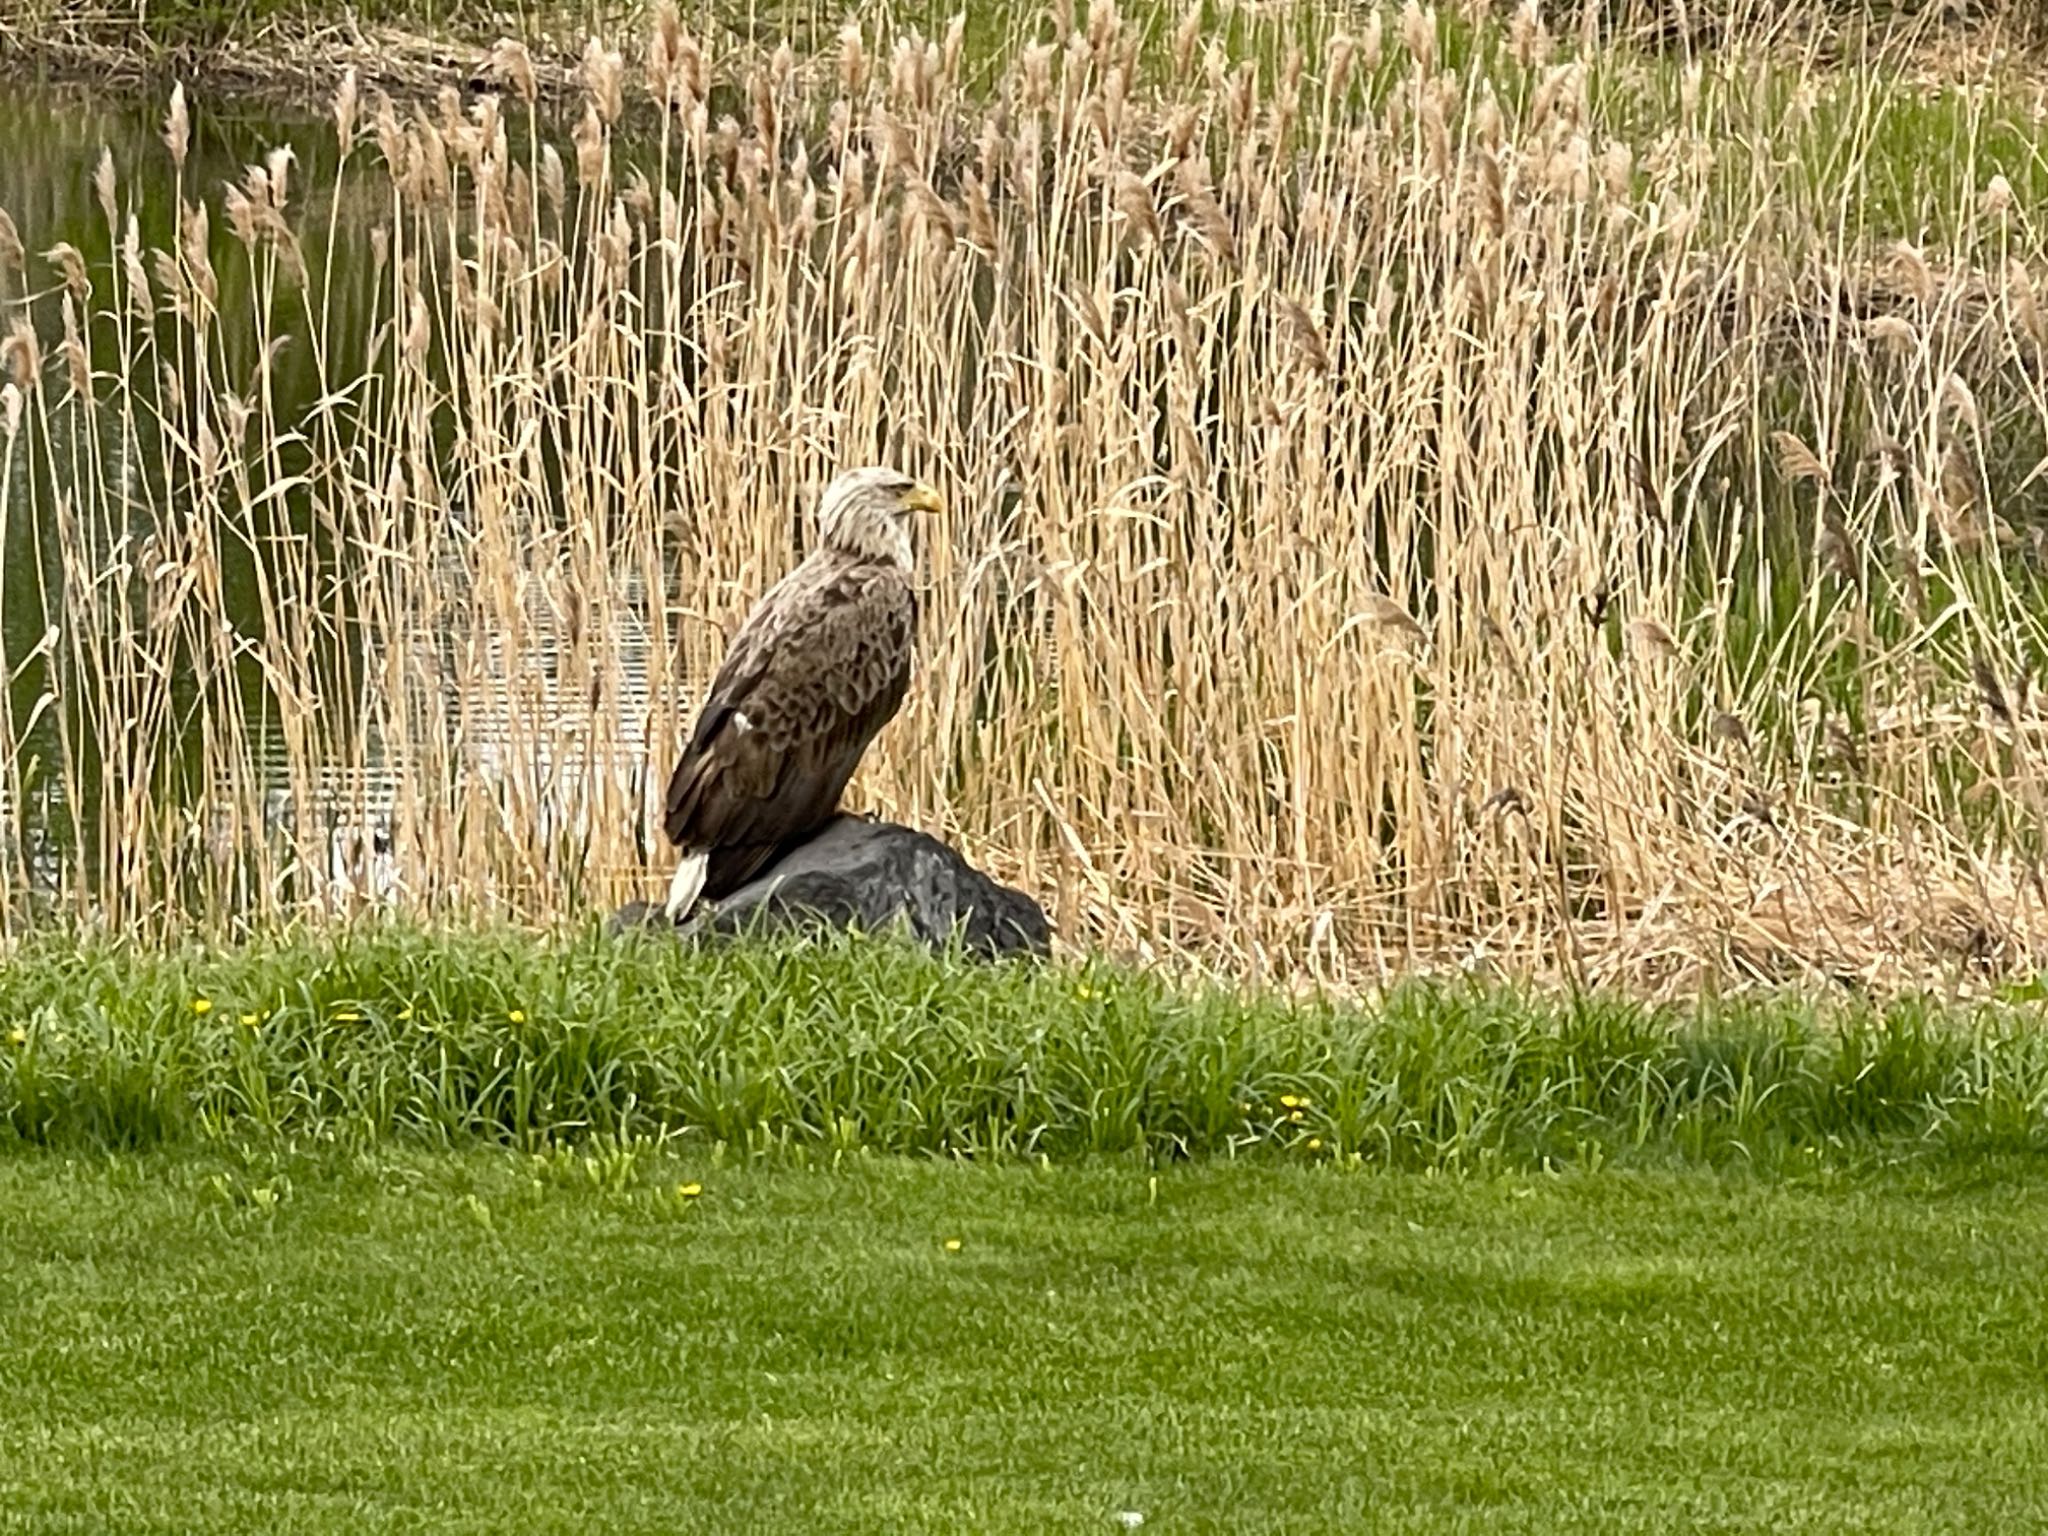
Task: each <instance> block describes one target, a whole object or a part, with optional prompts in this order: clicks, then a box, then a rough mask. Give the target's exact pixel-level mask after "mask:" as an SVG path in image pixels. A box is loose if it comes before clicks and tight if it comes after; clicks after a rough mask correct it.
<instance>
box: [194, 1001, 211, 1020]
mask: <svg viewBox="0 0 2048 1536" xmlns="http://www.w3.org/2000/svg"><path fill="white" fill-rule="evenodd" d="M192 1011H193V1012H194V1013H196V1014H199V1015H201V1016H202V1017H204V1016H205V1015H206V1014H209V1013H211V1012H213V1000H212V999H211V998H206V997H195V998H193V999H192Z"/></svg>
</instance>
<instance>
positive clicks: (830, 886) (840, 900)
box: [611, 815, 1052, 957]
mask: <svg viewBox="0 0 2048 1536" xmlns="http://www.w3.org/2000/svg"><path fill="white" fill-rule="evenodd" d="M898 924H901V925H902V926H904V927H906V928H907V929H908V930H909V932H910V934H911V935H912V936H913V937H914V938H916V939H918V940H919V941H921V942H922V943H925V944H928V945H930V946H931V947H932V948H934V949H938V948H943V947H944V946H945V945H946V944H947V943H948V942H950V941H951V939H952V938H953V936H954V934H955V933H956V932H957V933H958V935H959V940H960V944H961V947H962V948H963V949H965V950H966V951H968V952H969V953H972V954H978V955H984V956H989V957H994V956H997V955H1015V954H1028V955H1044V954H1048V953H1050V951H1051V948H1052V926H1051V924H1049V923H1048V922H1047V921H1046V918H1045V912H1044V910H1043V909H1042V908H1041V907H1040V906H1039V905H1038V903H1037V902H1035V901H1033V900H1032V899H1031V898H1030V897H1029V896H1027V895H1025V894H1024V893H1023V892H1022V891H1019V890H1016V889H1013V888H1012V887H1010V886H1007V885H998V884H997V883H996V882H995V881H993V880H991V879H989V877H988V876H986V875H984V874H983V873H982V872H981V871H980V870H978V869H976V868H975V867H974V866H973V865H971V864H969V863H968V862H967V861H966V860H965V859H963V858H961V857H960V855H959V854H957V853H955V852H954V851H953V850H952V849H951V848H948V847H947V846H946V845H945V844H944V843H942V842H940V841H939V840H938V839H937V838H935V837H932V836H929V835H928V834H926V833H923V832H917V831H913V830H912V829H911V828H909V827H904V826H898V825H897V824H896V823H894V822H890V821H868V820H866V819H865V818H863V817H859V816H846V815H842V816H838V817H835V818H834V819H833V820H831V821H829V822H827V823H826V824H825V825H824V826H823V827H822V828H820V829H819V830H818V832H817V833H816V834H815V835H813V836H812V837H811V838H810V839H809V840H808V841H806V842H803V843H799V844H798V845H797V846H796V847H794V848H792V849H791V850H790V851H789V852H787V853H785V854H784V855H783V856H782V857H781V858H780V859H777V860H776V861H775V862H774V863H773V864H771V865H769V866H768V868H767V869H766V870H765V871H763V872H762V873H761V874H759V875H757V876H755V877H754V879H752V880H750V881H748V882H747V883H746V884H745V885H743V886H741V887H740V888H739V889H738V890H736V891H734V892H733V893H732V894H731V895H729V896H726V897H724V898H722V899H721V900H719V901H717V902H706V903H701V904H700V905H699V906H698V908H697V910H696V911H695V912H693V913H692V914H691V915H690V916H689V918H688V919H686V920H685V921H684V922H683V923H682V924H680V925H679V926H676V927H674V928H673V929H671V928H670V925H669V922H668V919H667V917H666V915H665V914H664V913H663V912H662V910H661V906H660V904H659V903H658V902H644V901H636V902H633V903H632V904H630V905H629V906H625V907H622V908H620V909H619V911H618V912H617V913H616V914H615V915H614V916H613V918H612V921H611V927H612V930H613V931H614V932H620V931H623V930H625V929H628V928H641V927H647V928H658V929H663V930H668V931H672V932H674V933H675V934H676V935H677V936H678V937H679V938H685V939H707V938H730V937H732V936H734V935H737V934H740V933H743V932H745V933H754V934H762V933H774V932H789V931H792V930H795V931H802V930H812V931H815V930H817V929H820V928H857V929H859V930H861V931H862V932H865V933H879V932H882V931H883V930H885V929H888V928H890V927H892V926H895V925H898Z"/></svg>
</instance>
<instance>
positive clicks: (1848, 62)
mask: <svg viewBox="0 0 2048 1536" xmlns="http://www.w3.org/2000/svg"><path fill="white" fill-rule="evenodd" d="M1498 8H1499V9H1503V10H1505V9H1508V8H1510V7H1508V6H1507V5H1506V3H1505V0H1498ZM1380 9H1381V10H1382V11H1383V12H1385V13H1388V14H1390V15H1391V14H1392V13H1393V12H1394V11H1396V10H1398V8H1397V7H1392V6H1390V5H1389V4H1385V3H1383V4H1382V5H1381V7H1380ZM1444 9H1446V10H1452V11H1455V10H1457V9H1458V7H1457V6H1456V5H1455V4H1452V5H1450V6H1447V7H1444ZM1896 9H1903V6H1901V7H1898V8H1896ZM852 16H853V19H856V20H859V21H860V22H861V23H862V25H863V27H864V28H868V29H870V33H871V35H870V36H869V43H870V46H874V45H875V44H876V43H877V41H878V37H879V34H874V33H872V26H873V24H874V22H875V20H876V18H874V17H872V16H868V15H862V14H860V13H859V12H857V11H856V12H854V13H852ZM1004 20H1005V23H1006V30H1008V31H1009V32H1011V33H1013V34H1014V37H1013V39H1012V40H1013V41H1014V40H1015V39H1016V38H1021V37H1022V36H1023V35H1024V31H1035V30H1037V29H1038V28H1039V27H1041V26H1042V25H1043V17H1042V15H1040V14H1039V13H1036V12H1027V11H1025V10H1023V9H1018V10H1016V11H1014V12H1010V13H1006V14H1005V17H1004ZM647 24H648V16H647V15H645V14H641V15H637V16H634V17H632V18H630V19H626V20H615V21H614V22H613V23H612V24H611V25H610V26H609V27H608V28H607V29H605V30H602V31H599V32H597V33H596V34H595V35H596V36H597V37H599V38H600V39H601V40H603V41H604V42H606V43H607V44H608V45H610V46H613V47H621V48H623V50H624V52H625V54H626V63H627V65H628V67H629V68H631V67H633V66H634V65H635V64H636V63H637V56H638V47H637V43H638V40H640V39H641V38H643V37H644V34H645V31H646V27H647ZM1733 25H1735V24H1734V23H1731V22H1730V21H1728V20H1727V19H1725V18H1722V17H1718V16H1714V15H1711V14H1707V15H1701V16H1699V17H1698V18H1697V19H1696V20H1695V22H1694V25H1693V36H1692V38H1691V39H1690V43H1689V40H1688V38H1687V37H1686V36H1685V35H1684V34H1681V33H1680V32H1679V31H1677V30H1676V28H1675V27H1674V26H1672V25H1669V24H1668V23H1667V24H1664V25H1658V24H1656V23H1654V22H1642V21H1637V22H1634V23H1629V24H1624V25H1618V26H1616V27H1615V29H1614V35H1610V36H1609V37H1607V38H1605V39H1603V40H1602V44H1601V46H1602V47H1609V46H1614V45H1616V44H1617V43H1618V44H1620V45H1622V46H1625V47H1628V48H1631V49H1634V50H1637V51H1640V52H1641V53H1642V54H1644V55H1645V56H1651V55H1660V54H1661V55H1667V56H1669V58H1670V59H1671V61H1672V62H1673V63H1674V64H1677V63H1679V62H1681V61H1682V59H1683V58H1684V57H1685V56H1687V55H1691V54H1697V53H1702V52H1707V51H1711V49H1714V48H1720V47H1725V46H1729V45H1730V44H1729V38H1728V34H1729V32H1730V30H1731V27H1732V26H1733ZM1861 25H1863V26H1867V27H1868V28H1869V31H1868V32H1867V33H1863V32H1859V31H1858V30H1856V26H1857V19H1856V18H1852V17H1851V16H1847V15H1845V16H1842V17H1827V18H1823V19H1821V20H1820V21H1819V23H1818V24H1817V25H1816V24H1814V23H1813V22H1812V20H1811V19H1808V20H1807V21H1805V22H1803V23H1800V24H1799V26H1800V27H1801V29H1802V30H1799V31H1795V30H1793V29H1792V28H1789V27H1788V28H1786V29H1784V30H1780V31H1772V32H1755V33H1753V34H1752V35H1753V36H1754V38H1755V40H1756V41H1757V42H1759V43H1761V44H1763V45H1764V46H1765V47H1767V48H1769V49H1771V50H1772V51H1774V52H1783V53H1784V54H1785V55H1786V56H1787V59H1788V61H1792V62H1800V63H1806V64H1816V63H1817V64H1818V65H1819V66H1820V67H1821V69H1822V70H1823V72H1832V71H1835V70H1839V69H1849V68H1855V67H1857V64H1858V62H1859V56H1860V58H1861V62H1862V63H1863V64H1865V65H1866V66H1868V65H1870V64H1874V63H1875V62H1876V54H1877V52H1878V51H1879V50H1882V51H1885V52H1890V53H1892V54H1893V55H1894V62H1895V64H1897V65H1900V66H1903V67H1902V68H1900V69H1899V73H1898V74H1897V76H1896V83H1897V84H1898V85H1900V86H1902V87H1908V88H1918V89H1922V90H1939V89H1944V88H1953V87H1975V86H1982V85H1984V84H1987V83H1990V82H1991V80H1992V79H1994V78H1995V77H1997V76H2000V75H2003V76H2004V77H2005V78H2006V79H2007V80H2008V81H2011V80H2013V79H2015V78H2017V79H2018V80H2021V81H2025V82H2029V83H2031V84H2032V85H2033V86H2034V87H2035V88H2036V89H2037V90H2039V91H2040V92H2042V93H2044V94H2048V12H2042V13H2040V14H2038V15H2037V14H2034V13H2031V12H2030V11H2029V10H2028V9H2027V6H2026V4H2024V3H2020V0H1991V3H1990V4H1988V5H1987V6H1984V7H1982V8H1980V9H1979V10H1978V11H1976V12H1973V13H1971V14H1967V15H1953V16H1951V15H1948V14H1946V11H1945V9H1944V8H1942V7H1930V8H1929V9H1928V11H1927V12H1926V13H1924V14H1922V15H1920V16H1907V17H1904V18H1901V17H1900V16H1899V15H1897V14H1896V13H1895V14H1893V15H1892V16H1889V17H1886V18H1882V19H1879V18H1873V17H1864V18H1861ZM913 26H914V22H913V20H912V19H911V18H909V17H905V18H901V19H900V24H899V28H898V30H899V31H908V30H911V29H912V28H913ZM1020 28H1021V29H1024V30H1023V31H1020V30H1019V29H1020ZM719 32H720V33H722V34H723V35H722V36H721V35H718V34H711V35H709V36H708V37H707V40H708V41H711V42H713V43H714V44H715V45H716V47H717V51H719V52H720V53H725V52H728V51H729V50H730V49H731V48H732V47H733V45H735V44H737V45H738V46H739V48H740V50H741V51H744V49H745V48H746V46H747V45H748V42H749V41H752V42H753V43H754V44H756V45H763V40H764V39H767V40H772V41H776V42H785V41H786V42H789V43H791V44H793V45H795V44H803V45H805V46H802V47H800V48H799V49H798V58H799V59H800V60H802V59H804V58H807V57H808V58H811V59H818V58H826V57H829V56H833V55H836V53H837V46H838V45H837V32H838V23H837V22H835V23H834V24H833V25H832V26H831V27H830V28H829V29H827V30H826V31H825V32H820V31H819V30H818V26H817V18H815V17H798V16H791V17H789V18H787V21H786V24H785V25H784V26H783V27H782V29H781V30H771V31H769V32H758V33H756V34H755V35H754V36H753V37H752V38H751V39H749V38H748V37H747V36H746V35H745V33H744V32H743V30H742V29H739V28H736V27H732V26H726V27H722V28H720V29H719ZM806 32H808V33H810V34H811V35H810V36H809V37H808V38H805V37H803V36H801V34H804V33H806ZM828 33H829V35H828ZM591 35H592V34H591V32H590V30H589V28H588V27H586V26H581V25H578V24H577V22H576V20H575V19H573V18H572V17H571V16H570V15H569V13H567V12H564V13H562V14H560V15H559V16H555V17H550V16H546V15H540V14H522V15H503V14H499V13H482V14H478V15H475V16H473V17H458V18H455V19H453V20H448V19H439V20H434V19H429V18H427V17H424V16H422V17H416V18H413V19H411V20H409V21H369V22H365V21H363V20H362V19H360V18H359V17H358V16H356V15H355V14H353V13H345V14H343V15H340V16H336V17H333V18H331V19H322V18H319V17H316V16H312V15H309V14H298V15H276V16H272V17H269V18H267V19H265V20H263V21H262V22H260V23H258V24H256V25H254V26H253V27H251V28H249V29H248V30H246V31H242V30H237V31H233V32H229V33H226V34H224V35H221V36H219V37H217V38H213V39H208V40H200V39H197V38H188V39H184V40H176V41H164V40H160V39H156V38H152V37H148V36H146V35H144V34H143V33H142V32H141V31H140V30H139V29H137V28H135V27H132V26H124V25H108V24H94V23H92V22H90V21H78V20H68V21H67V20H57V21H54V22H49V23H39V22H36V21H30V22H28V23H16V22H8V21H0V79H14V80H31V81H35V82H37V83H40V84H44V85H54V86H66V87H69V86H76V87H79V88H84V89H99V90H109V89H111V90H113V91H115V92H117V93H119V94H121V95H124V96H129V97H133V98H135V99H137V100H143V99H152V98H157V97H163V96H167V95H168V94H169V92H170V89H171V87H172V86H173V85H174V84H183V85H184V87H185V89H186V93H187V95H188V96H198V97H208V98H214V99H227V98H232V99H234V100H236V101H237V102H239V103H242V104H246V105H259V106H262V107H265V108H267V109H270V110H273V111H277V112H280V113H304V114H308V115H316V116H317V115H323V114H324V113H325V112H326V110H327V108H328V105H329V103H330V102H331V101H332V100H333V98H334V94H335V92H336V91H337V90H338V89H339V88H340V86H341V84H342V81H343V79H344V77H345V76H346V74H347V73H348V71H349V70H350V69H351V68H353V69H354V71H355V74H356V83H357V87H358V89H359V90H361V91H362V92H364V93H365V94H368V93H370V92H372V91H382V92H384V93H385V94H386V95H388V96H390V97H391V98H392V100H393V101H394V102H396V103H398V104H400V105H406V104H409V103H411V102H416V101H430V100H432V98H433V97H434V95H435V94H436V93H437V92H439V91H440V90H441V89H443V88H444V87H446V86H448V85H450V84H455V85H457V86H459V87H460V88H462V89H464V90H466V91H482V90H493V89H497V88H499V83H498V81H497V80H496V79H495V73H494V70H493V67H492V63H491V54H492V51H493V49H494V47H495V46H497V45H498V44H499V43H500V42H503V41H507V40H511V41H517V42H519V43H520V44H522V45H523V46H524V47H525V48H526V49H527V50H528V53H529V55H530V58H531V62H532V66H533V84H534V87H535V90H536V100H537V102H538V104H539V105H540V106H542V107H543V108H544V109H548V110H557V109H560V110H567V111H569V112H571V113H573V112H574V110H575V108H576V106H577V104H578V102H579V101H580V99H581V93H582V90H583V82H582V57H583V47H584V45H585V43H586V42H587V40H588V38H589V37H590V36H591Z"/></svg>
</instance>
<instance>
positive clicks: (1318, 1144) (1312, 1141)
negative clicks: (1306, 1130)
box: [1308, 1136, 1323, 1152]
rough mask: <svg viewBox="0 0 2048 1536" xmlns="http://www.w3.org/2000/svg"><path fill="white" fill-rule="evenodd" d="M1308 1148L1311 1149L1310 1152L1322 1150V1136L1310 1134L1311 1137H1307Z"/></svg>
mask: <svg viewBox="0 0 2048 1536" xmlns="http://www.w3.org/2000/svg"><path fill="white" fill-rule="evenodd" d="M1308 1149H1309V1151H1311V1152H1320V1151H1322V1150H1323V1138H1322V1137H1320V1136H1311V1137H1309V1139H1308Z"/></svg>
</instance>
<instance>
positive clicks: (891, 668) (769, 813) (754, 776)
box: [662, 468, 939, 918]
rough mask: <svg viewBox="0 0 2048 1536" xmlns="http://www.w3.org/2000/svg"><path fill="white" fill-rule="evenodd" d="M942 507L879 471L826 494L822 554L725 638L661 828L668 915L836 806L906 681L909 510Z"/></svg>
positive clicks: (911, 597)
mask: <svg viewBox="0 0 2048 1536" xmlns="http://www.w3.org/2000/svg"><path fill="white" fill-rule="evenodd" d="M938 505H939V503H938V496H937V493H936V492H934V491H932V490H931V489H930V488H929V487H928V486H924V485H921V484H918V483H917V482H915V481H912V480H910V479H909V478H907V477H905V476H903V475H901V474H898V473H896V472H895V471H893V470H885V469H880V468H875V469H866V470H855V471H851V472H849V473H848V474H846V475H843V476H841V477H840V478H839V479H838V480H837V481H835V482H834V483H833V485H832V486H831V487H829V488H828V489H827V491H826V493H825V500H824V503H823V508H822V511H821V523H822V528H823V539H822V542H821V544H820V546H819V547H818V548H817V549H816V550H814V551H813V552H812V553H811V554H810V555H809V556H808V557H807V558H806V559H805V560H804V561H803V562H802V563H801V564H800V565H798V566H797V567H796V569H794V570H793V571H791V572H790V573H789V574H788V575H786V576H784V577H783V578H782V580H780V581H778V582H777V583H776V584H775V585H774V586H773V587H771V588H769V589H768V591H767V593H766V594H765V595H764V596H763V597H762V598H761V600H760V602H759V603H758V604H756V605H755V608H754V611H753V612H752V613H750V614H749V615H748V616H747V620H746V622H745V623H744V624H742V625H741V626H740V630H739V633H738V634H736V635H734V636H733V639H732V644H731V646H730V648H729V649H728V650H727V652H726V656H725V660H724V662H723V663H722V664H721V665H720V667H719V669H718V674H717V676H716V677H715V678H713V679H712V683H711V692H710V694H709V696H708V697H707V698H706V699H705V701H704V707H703V709H702V710H701V711H700V712H699V713H698V716H697V720H696V723H695V725H694V726H693V727H692V728H691V731H690V738H689V741H688V743H687V744H686V745H685V746H684V748H683V754H682V758H681V760H680V761H679V762H677V764H676V766H675V771H674V772H673V773H672V774H671V775H670V776H669V781H668V793H667V795H666V797H665V798H664V800H663V805H662V830H663V832H664V833H666V834H667V836H668V840H669V841H670V842H671V843H673V844H675V846H676V848H677V850H678V852H679V853H680V854H681V860H680V863H679V864H678V867H677V870H676V875H675V879H674V881H673V882H672V884H671V885H670V888H669V905H668V910H669V913H670V915H671V916H672V917H676V918H680V917H682V916H683V915H684V914H685V913H686V912H687V911H688V910H689V908H690V907H691V906H692V905H693V904H694V903H695V902H696V901H697V900H698V899H699V898H700V897H706V898H709V899H712V900H717V899H718V898H720V897H722V896H726V895H730V894H731V893H732V892H733V891H734V890H737V889H738V888H739V887H740V886H742V885H744V884H745V883H746V882H747V881H748V880H750V879H752V878H753V877H754V876H755V875H756V874H758V873H760V871H761V870H762V869H763V868H764V867H766V866H767V865H768V864H769V863H771V862H772V861H773V860H774V859H775V858H776V856H777V855H778V854H780V853H782V852H783V851H785V850H786V849H788V848H790V847H791V846H793V845H794V844H796V843H798V842H801V841H802V840H803V839H804V838H806V837H807V836H809V835H810V834H811V833H813V832H815V831H816V830H817V829H818V828H819V827H820V826H822V825H823V824H824V823H825V822H826V821H828V820H829V819H830V818H831V817H832V815H833V813H834V812H835V811H837V809H838V808H839V797H840V795H841V793H843V792H844V790H845V788H846V784H847V781H848V780H849V779H851V778H852V777H853V772H854V769H855V768H856V767H858V766H859V764H860V760H861V755H862V754H863V753H864V752H866V751H867V748H868V743H869V742H871V741H873V740H874V738H875V733H876V732H878V731H879V730H881V728H882V727H883V726H884V725H886V724H887V723H888V722H889V720H890V718H891V717H892V716H893V715H895V713H896V711H897V708H898V707H899V706H900V705H901V704H902V702H903V697H904V694H905V693H906V692H907V691H908V689H909V686H910V666H911V648H912V641H913V637H914V634H915V631H916V628H917V597H916V593H915V591H914V590H913V588H912V586H911V549H910V534H909V528H908V523H907V516H908V514H909V513H910V512H913V511H931V510H936V509H937V507H938Z"/></svg>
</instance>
